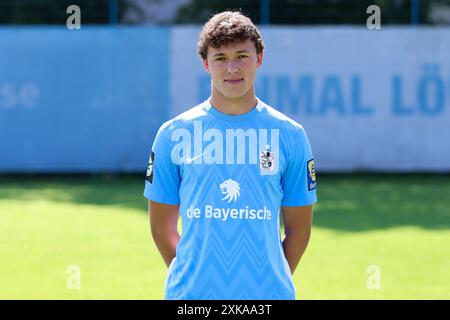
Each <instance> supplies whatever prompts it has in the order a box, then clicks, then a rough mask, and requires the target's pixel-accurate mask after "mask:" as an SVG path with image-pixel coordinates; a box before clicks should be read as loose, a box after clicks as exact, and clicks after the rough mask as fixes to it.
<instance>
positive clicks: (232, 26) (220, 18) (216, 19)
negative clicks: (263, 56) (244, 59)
mask: <svg viewBox="0 0 450 320" xmlns="http://www.w3.org/2000/svg"><path fill="white" fill-rule="evenodd" d="M248 39H250V40H252V41H253V42H254V43H255V47H256V53H257V54H260V53H261V52H262V51H263V50H264V42H263V40H262V37H261V34H260V33H259V31H258V29H257V28H256V26H255V25H254V24H253V22H252V21H251V20H250V18H248V17H246V16H244V15H243V14H242V13H241V12H239V11H224V12H221V13H218V14H216V15H214V16H213V17H212V18H211V19H209V20H208V22H206V24H205V25H204V26H203V29H202V31H201V33H200V39H199V42H198V54H199V55H200V57H201V58H202V59H203V60H206V58H207V55H208V47H209V46H211V47H213V48H216V49H217V48H220V47H221V46H223V45H229V44H232V43H235V42H241V41H246V40H248Z"/></svg>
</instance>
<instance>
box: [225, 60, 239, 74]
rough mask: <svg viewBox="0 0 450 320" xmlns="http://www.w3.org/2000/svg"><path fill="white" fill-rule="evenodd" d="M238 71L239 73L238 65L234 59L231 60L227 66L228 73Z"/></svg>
mask: <svg viewBox="0 0 450 320" xmlns="http://www.w3.org/2000/svg"><path fill="white" fill-rule="evenodd" d="M238 71H239V67H238V63H237V62H236V61H235V60H234V59H231V60H230V61H229V62H228V65H227V72H228V73H236V72H238Z"/></svg>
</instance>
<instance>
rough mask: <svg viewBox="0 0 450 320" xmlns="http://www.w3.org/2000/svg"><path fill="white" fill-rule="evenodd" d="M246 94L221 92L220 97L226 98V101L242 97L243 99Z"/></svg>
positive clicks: (243, 92)
mask: <svg viewBox="0 0 450 320" xmlns="http://www.w3.org/2000/svg"><path fill="white" fill-rule="evenodd" d="M246 93H247V92H246V91H239V92H237V91H234V92H233V91H231V92H230V91H222V95H223V96H224V97H225V98H228V99H239V98H242V97H244V96H245V94H246Z"/></svg>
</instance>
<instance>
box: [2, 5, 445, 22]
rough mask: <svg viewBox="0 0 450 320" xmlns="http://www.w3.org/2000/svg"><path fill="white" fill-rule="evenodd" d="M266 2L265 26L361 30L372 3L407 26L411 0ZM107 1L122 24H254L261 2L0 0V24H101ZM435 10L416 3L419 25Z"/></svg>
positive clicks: (383, 14)
mask: <svg viewBox="0 0 450 320" xmlns="http://www.w3.org/2000/svg"><path fill="white" fill-rule="evenodd" d="M268 1H269V22H270V24H289V25H298V24H307V25H315V24H353V25H361V24H365V22H366V19H367V17H368V14H367V13H366V9H367V7H368V6H370V5H372V4H376V5H378V6H379V7H380V8H381V22H382V24H409V23H410V21H411V4H412V0H268ZM113 2H115V5H116V6H117V8H118V10H117V17H116V20H117V21H118V22H119V23H122V24H141V23H143V24H172V23H177V24H203V23H204V22H205V21H206V20H207V19H208V18H209V17H210V16H211V15H212V14H214V13H216V12H220V11H223V10H226V9H238V10H241V11H242V12H243V13H244V14H246V15H247V16H249V17H250V18H252V20H253V21H255V22H257V23H260V22H261V4H262V2H263V0H0V24H3V25H5V24H16V25H17V24H19V25H20V24H65V22H66V20H67V17H68V14H67V13H66V9H67V7H68V6H69V5H72V4H75V5H78V6H79V7H80V8H81V15H82V23H83V24H107V23H109V22H110V20H111V13H110V5H111V3H113ZM436 5H438V6H440V7H438V8H440V9H438V11H439V12H438V13H441V14H440V15H438V16H439V17H442V12H443V10H444V9H445V8H449V9H448V10H449V13H448V16H450V0H420V22H421V23H422V24H433V23H434V21H433V19H432V17H433V15H430V12H431V11H432V10H433V6H436ZM442 8H444V9H442ZM434 11H436V10H434ZM444 16H445V15H444ZM162 17H164V18H162ZM430 17H431V18H430ZM444 20H445V19H444ZM449 20H450V19H449Z"/></svg>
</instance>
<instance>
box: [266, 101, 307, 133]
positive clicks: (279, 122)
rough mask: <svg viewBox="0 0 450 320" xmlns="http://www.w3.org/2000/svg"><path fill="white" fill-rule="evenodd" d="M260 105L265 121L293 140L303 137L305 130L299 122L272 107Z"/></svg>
mask: <svg viewBox="0 0 450 320" xmlns="http://www.w3.org/2000/svg"><path fill="white" fill-rule="evenodd" d="M261 103H262V106H263V109H262V111H261V112H263V114H264V116H265V117H266V119H267V120H268V121H270V122H271V123H273V124H275V125H276V126H277V127H279V128H280V130H281V131H282V132H283V133H285V134H286V135H288V136H289V137H291V138H295V136H303V135H305V134H306V132H305V129H304V128H303V126H302V125H301V124H300V123H299V122H297V121H295V120H294V119H292V118H290V117H288V116H287V115H285V114H284V113H282V112H280V111H278V110H276V109H275V108H274V107H272V106H270V105H268V104H266V103H264V102H262V101H261Z"/></svg>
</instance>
